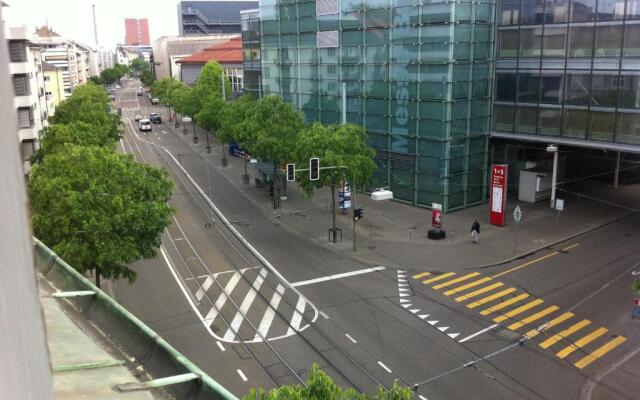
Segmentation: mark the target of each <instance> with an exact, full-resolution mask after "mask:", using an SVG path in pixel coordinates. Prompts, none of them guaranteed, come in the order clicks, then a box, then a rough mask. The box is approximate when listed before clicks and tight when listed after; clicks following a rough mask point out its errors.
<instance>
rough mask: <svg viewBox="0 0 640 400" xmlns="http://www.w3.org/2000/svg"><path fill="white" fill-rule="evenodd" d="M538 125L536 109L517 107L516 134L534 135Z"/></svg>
mask: <svg viewBox="0 0 640 400" xmlns="http://www.w3.org/2000/svg"><path fill="white" fill-rule="evenodd" d="M537 125H538V108H537V107H518V108H517V113H516V132H520V133H536V126H537Z"/></svg>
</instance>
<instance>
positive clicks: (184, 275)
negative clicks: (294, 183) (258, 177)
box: [114, 81, 640, 400]
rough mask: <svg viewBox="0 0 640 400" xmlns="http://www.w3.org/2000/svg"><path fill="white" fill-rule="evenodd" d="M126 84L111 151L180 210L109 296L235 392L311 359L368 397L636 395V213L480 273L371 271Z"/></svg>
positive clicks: (276, 379) (273, 381)
mask: <svg viewBox="0 0 640 400" xmlns="http://www.w3.org/2000/svg"><path fill="white" fill-rule="evenodd" d="M137 87H138V84H137V83H135V82H133V81H130V82H128V83H127V84H125V85H124V87H123V88H122V89H121V90H120V93H118V95H117V96H118V99H117V102H116V106H117V107H122V108H123V120H124V122H125V127H126V134H125V136H124V138H123V140H122V142H121V144H120V150H121V151H125V152H127V153H130V154H133V155H134V156H135V157H136V159H137V160H138V161H140V162H147V163H150V164H154V165H158V166H163V167H165V168H166V169H167V170H168V171H169V172H170V175H171V177H172V179H173V181H174V183H175V189H174V195H173V197H172V199H171V205H172V206H174V207H175V208H176V210H177V213H176V218H175V220H174V221H173V224H172V225H171V226H170V227H169V228H168V229H167V231H166V232H165V234H164V236H163V255H159V256H158V257H157V258H156V259H154V260H146V261H141V262H138V263H136V264H135V265H134V266H133V268H135V269H136V271H138V274H139V278H138V280H137V281H136V283H134V284H133V285H131V286H130V285H128V284H127V283H126V282H115V283H114V292H115V297H116V299H117V300H118V301H119V302H121V303H122V304H123V305H124V306H125V307H127V308H128V309H129V310H131V311H132V312H133V313H134V314H136V315H137V316H139V317H140V318H141V319H143V320H144V321H146V322H147V323H148V324H149V325H150V326H151V327H152V328H153V329H155V330H156V331H157V332H158V333H159V334H161V335H162V336H163V337H164V338H165V339H167V340H168V341H169V342H170V343H172V344H173V345H174V346H175V347H176V348H178V350H180V351H181V352H182V353H183V354H184V355H185V356H187V357H189V358H190V359H192V360H193V361H194V362H196V363H197V364H198V365H199V366H200V367H201V368H203V369H204V370H205V371H206V372H207V373H209V374H210V375H211V376H212V377H213V378H214V379H216V380H218V381H219V382H220V383H221V384H223V385H225V386H226V387H227V388H229V389H230V390H231V391H232V392H234V393H235V394H237V395H238V396H242V395H244V394H246V393H247V392H248V390H249V388H251V387H263V388H270V387H274V386H277V385H282V384H289V383H297V382H299V381H300V380H304V379H306V375H307V373H308V371H309V368H310V366H311V364H312V363H313V362H317V363H318V364H319V365H320V366H321V367H322V368H323V369H324V370H325V371H327V372H328V373H329V374H330V375H331V376H332V377H333V378H334V380H335V381H336V382H337V383H338V384H339V385H341V386H344V387H348V386H352V387H355V388H357V389H358V390H362V391H366V392H370V393H372V392H373V391H374V390H375V388H376V387H377V386H378V385H384V386H386V387H389V386H390V385H391V384H392V383H393V381H394V380H396V379H397V380H399V382H400V383H402V384H405V385H413V384H414V383H417V382H424V383H422V384H421V385H419V387H418V390H417V396H420V397H419V398H421V399H429V400H433V399H468V398H473V399H570V398H576V399H590V398H593V399H618V398H620V399H627V398H628V399H632V398H637V395H636V394H637V393H640V390H639V389H640V383H639V382H640V379H639V378H640V372H638V371H640V368H639V367H640V361H639V359H640V356H638V355H637V352H638V349H639V342H640V340H639V338H640V335H639V333H640V329H639V325H638V324H640V322H638V321H632V320H631V319H630V307H631V302H632V296H631V295H632V294H631V291H630V290H629V287H630V284H631V280H632V272H633V271H634V270H639V271H640V265H636V263H638V262H639V261H640V246H639V245H638V243H639V242H638V235H640V232H638V229H637V226H638V225H639V224H640V218H638V217H633V218H629V219H627V220H624V221H622V222H620V223H618V224H614V225H611V226H609V227H606V228H603V229H602V230H597V231H594V232H592V233H590V234H588V235H585V236H583V237H580V238H577V239H575V240H574V241H572V242H569V243H565V244H563V245H561V246H558V248H557V249H550V250H549V251H545V252H543V253H538V254H535V255H533V256H531V257H529V258H527V259H523V260H518V261H517V262H514V263H512V264H510V265H503V266H499V267H494V268H491V269H485V270H477V269H473V268H472V267H473V265H472V261H471V260H470V265H469V269H468V270H456V271H431V270H429V269H428V268H427V267H425V269H424V270H411V271H404V270H398V269H390V268H386V267H384V266H379V268H374V269H372V268H371V267H372V266H370V265H364V264H362V263H360V262H358V261H355V260H353V259H351V258H349V257H345V256H344V255H343V254H341V253H337V252H334V251H332V250H330V249H327V248H324V247H321V246H318V245H317V244H315V243H314V242H312V241H311V240H308V239H305V238H303V237H300V236H297V235H293V234H291V233H289V232H288V231H287V230H286V229H284V228H283V227H282V226H281V225H280V224H279V222H278V221H277V219H275V218H273V217H272V216H271V215H269V214H267V213H265V212H264V207H259V205H258V204H256V201H255V200H254V199H251V198H249V197H248V196H246V194H245V193H244V192H243V191H242V190H239V189H238V187H237V186H236V185H234V184H232V183H231V182H229V181H228V180H227V178H226V177H225V176H224V175H223V174H222V173H221V167H220V164H219V158H220V149H219V148H217V147H216V146H215V145H214V152H213V153H212V154H207V153H206V152H205V151H204V150H205V146H206V141H205V140H204V138H202V137H201V136H202V135H201V133H200V141H199V143H198V144H194V143H193V140H192V137H193V136H192V131H191V127H189V131H188V134H187V135H183V133H182V126H180V128H178V129H175V128H174V126H173V124H172V123H167V118H166V117H167V109H166V107H160V106H156V107H153V106H151V104H150V103H149V101H148V100H147V99H146V98H145V97H138V96H136V94H135V91H136V89H137ZM151 110H153V111H155V112H158V113H160V114H161V115H162V116H163V120H164V121H163V122H164V123H163V124H160V125H154V126H153V132H151V133H149V134H143V133H140V132H137V130H136V129H135V122H133V121H132V119H133V118H132V117H133V116H134V115H135V114H141V115H144V114H148V112H150V111H151ZM165 149H166V150H168V151H169V152H170V153H172V154H173V155H174V157H175V159H173V158H172V157H171V156H170V155H168V154H167V152H166V151H165ZM176 161H178V162H179V163H180V164H181V166H182V167H183V168H184V171H183V170H181V169H180V167H179V166H178V165H177V163H176ZM185 172H186V173H187V174H188V175H187V174H185ZM190 179H192V180H193V182H192V181H190ZM194 183H195V185H194ZM196 185H197V186H196ZM199 189H200V190H202V192H200V191H199ZM203 193H204V196H203ZM265 197H266V196H265ZM208 199H210V201H211V202H212V203H213V204H215V206H216V207H217V208H219V210H220V211H221V212H222V213H223V214H224V215H225V216H226V217H227V219H228V220H229V221H230V225H231V226H233V228H234V229H235V230H236V231H237V233H238V234H240V235H241V236H242V237H243V238H246V240H247V241H248V243H250V244H251V245H252V246H253V247H254V248H255V249H256V251H255V252H252V251H250V250H249V248H248V246H247V244H246V243H243V242H242V240H241V239H239V238H238V236H237V235H235V234H234V232H232V230H231V228H229V227H228V226H226V225H225V224H224V223H223V222H222V221H221V219H220V217H219V216H218V215H216V213H215V212H214V211H212V208H211V206H210V204H209V200H208ZM267 200H268V199H265V201H267ZM562 249H566V250H562ZM428 257H437V255H436V254H431V255H425V259H428ZM374 267H375V266H374ZM353 271H359V272H361V273H358V274H349V273H351V272H353ZM336 274H347V276H338V277H336V276H335V275H336ZM445 274H449V275H445ZM470 274H471V275H470ZM314 280H315V281H314ZM491 285H497V286H495V287H492V288H489V286H491ZM465 286H469V287H467V288H464V287H465ZM478 291H483V292H482V293H475V292H478ZM503 291H506V292H505V293H504V294H501V295H500V296H497V297H494V298H493V300H491V299H488V298H489V297H490V296H494V295H495V294H496V293H500V292H503ZM447 292H449V293H447ZM472 294H473V295H472ZM464 296H467V298H463V297H464ZM511 299H514V300H511ZM505 302H510V303H511V304H508V305H505V306H504V308H501V309H497V307H498V304H504V303H505ZM472 303H481V304H475V305H474V306H473V308H470V307H469V306H470V305H471V304H472ZM492 307H493V308H494V309H491V308H492ZM487 310H488V311H487ZM566 313H571V314H572V315H571V316H567V314H566ZM562 315H565V317H563V318H566V319H564V320H563V321H560V322H558V323H557V324H555V325H554V326H552V327H548V328H545V329H540V332H539V333H536V334H531V333H530V332H531V330H532V329H533V330H535V329H534V328H536V327H540V326H542V324H543V323H544V322H548V321H553V320H554V319H556V318H557V317H559V316H562ZM496 318H497V319H498V320H497V321H496V320H495V319H496ZM585 320H586V321H588V322H583V321H585ZM571 330H573V331H572V332H571V333H568V332H569V331H571ZM559 333H560V334H561V336H560V337H556V336H555V335H556V334H559ZM524 334H528V335H530V336H535V337H531V338H530V339H528V338H524V339H523V335H524ZM545 342H546V343H545ZM543 343H545V344H544V346H545V347H546V348H542V347H541V344H543ZM603 346H604V347H603ZM601 348H603V349H604V350H601V351H600V353H602V354H598V353H594V352H597V351H598V349H601ZM605 350H606V351H605ZM634 352H635V353H634ZM558 354H559V355H558ZM590 354H591V356H589V355H590ZM594 354H596V356H594ZM486 356H489V358H488V359H486V360H484V361H479V362H476V363H470V361H472V360H477V359H480V358H483V357H486ZM585 358H586V359H587V360H588V361H582V360H584V359H585ZM616 363H617V364H616ZM576 364H577V365H579V366H580V367H578V366H576ZM585 364H586V365H585ZM614 364H615V365H614Z"/></svg>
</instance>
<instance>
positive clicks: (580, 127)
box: [562, 109, 588, 139]
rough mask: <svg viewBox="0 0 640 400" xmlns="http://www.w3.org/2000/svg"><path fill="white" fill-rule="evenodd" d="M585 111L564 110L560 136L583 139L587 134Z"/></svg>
mask: <svg viewBox="0 0 640 400" xmlns="http://www.w3.org/2000/svg"><path fill="white" fill-rule="evenodd" d="M587 114H588V113H587V110H577V109H565V110H564V116H563V126H562V136H567V137H572V138H578V139H584V138H585V137H586V134H587Z"/></svg>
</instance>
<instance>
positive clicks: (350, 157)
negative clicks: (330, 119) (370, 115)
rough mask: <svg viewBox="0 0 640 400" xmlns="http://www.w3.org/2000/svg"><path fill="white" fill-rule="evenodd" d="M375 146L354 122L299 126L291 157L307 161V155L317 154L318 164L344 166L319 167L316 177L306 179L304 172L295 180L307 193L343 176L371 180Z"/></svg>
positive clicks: (303, 161)
mask: <svg viewBox="0 0 640 400" xmlns="http://www.w3.org/2000/svg"><path fill="white" fill-rule="evenodd" d="M374 156H375V150H374V149H373V148H371V147H370V146H369V145H368V144H367V142H366V133H365V131H364V129H363V128H362V127H361V126H358V125H354V124H347V125H330V126H324V125H321V124H319V123H315V124H313V125H311V126H309V127H307V128H306V129H304V130H302V132H301V133H300V135H299V136H298V140H297V142H296V150H295V160H296V163H297V164H299V165H307V164H308V163H309V158H311V157H319V158H320V164H321V166H344V167H346V168H341V169H329V170H322V172H321V173H320V179H319V180H317V181H310V180H309V177H308V175H304V176H303V177H302V179H299V180H298V184H299V185H300V187H301V188H302V189H303V191H304V193H305V194H306V195H307V196H311V194H312V193H313V190H314V189H316V188H320V187H323V186H334V185H335V184H336V183H337V182H338V181H339V180H340V179H341V178H342V177H343V176H344V177H346V178H347V179H348V180H350V181H351V180H353V179H354V178H355V180H356V182H357V183H358V184H359V185H363V184H367V183H370V182H371V177H372V175H373V172H374V171H375V170H376V164H375V162H374V160H373V158H374Z"/></svg>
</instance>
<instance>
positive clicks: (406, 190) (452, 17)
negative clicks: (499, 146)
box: [260, 0, 495, 212]
mask: <svg viewBox="0 0 640 400" xmlns="http://www.w3.org/2000/svg"><path fill="white" fill-rule="evenodd" d="M494 8H495V6H494V3H493V2H491V1H489V0H480V1H473V2H472V1H468V0H465V1H442V0H440V1H439V0H419V1H415V0H414V1H408V0H365V1H363V0H342V1H338V0H317V1H301V0H263V1H260V29H261V32H260V35H261V38H260V40H261V45H260V47H261V55H260V57H261V68H262V71H261V74H262V76H261V80H262V85H261V86H262V91H263V94H264V95H268V94H275V95H278V96H281V97H283V98H284V99H285V100H287V101H290V102H291V103H293V104H294V105H295V106H296V107H297V108H298V109H299V110H301V112H302V113H303V114H304V116H305V118H306V119H307V121H320V122H322V123H325V124H334V123H339V122H340V115H341V110H340V105H341V101H340V88H341V83H343V82H344V83H346V88H347V121H348V122H351V123H356V124H359V125H361V126H363V127H364V128H365V129H366V131H367V133H368V139H369V143H370V144H371V146H373V147H374V148H375V149H376V151H377V154H376V163H377V165H378V170H377V172H376V174H375V182H376V183H375V185H374V186H390V188H391V190H393V192H394V196H395V197H396V198H397V199H400V200H404V201H407V202H409V203H412V204H414V205H424V206H429V207H430V206H431V204H432V203H434V202H435V203H441V204H442V205H443V208H444V211H445V212H447V211H452V210H455V209H460V208H465V207H468V206H470V205H473V204H477V203H481V202H483V201H484V200H486V196H487V193H486V190H485V188H486V181H487V166H488V161H489V160H488V142H489V136H488V135H489V128H490V111H491V88H492V69H493V64H492V58H493V47H494V46H493V37H494V35H493V19H494Z"/></svg>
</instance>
